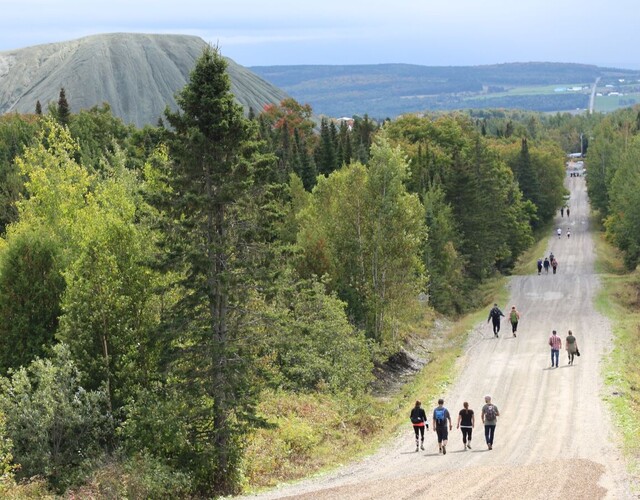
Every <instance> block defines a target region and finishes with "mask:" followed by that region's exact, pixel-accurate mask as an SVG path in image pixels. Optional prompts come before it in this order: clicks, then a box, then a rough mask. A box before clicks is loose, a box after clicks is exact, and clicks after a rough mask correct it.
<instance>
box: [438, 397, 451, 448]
mask: <svg viewBox="0 0 640 500" xmlns="http://www.w3.org/2000/svg"><path fill="white" fill-rule="evenodd" d="M447 421H448V422H449V425H448V426H447ZM451 429H453V425H452V424H451V415H450V414H449V410H447V409H446V408H445V407H444V399H438V406H436V407H435V408H434V410H433V430H434V431H435V432H436V433H437V434H438V449H439V452H440V453H442V454H443V455H446V454H447V441H448V440H449V431H450V430H451Z"/></svg>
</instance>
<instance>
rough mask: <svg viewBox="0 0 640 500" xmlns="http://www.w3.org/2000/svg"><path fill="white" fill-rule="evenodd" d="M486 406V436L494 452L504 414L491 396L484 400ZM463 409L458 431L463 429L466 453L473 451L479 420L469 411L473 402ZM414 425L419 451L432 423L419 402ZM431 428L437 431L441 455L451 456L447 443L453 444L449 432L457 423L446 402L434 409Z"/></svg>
mask: <svg viewBox="0 0 640 500" xmlns="http://www.w3.org/2000/svg"><path fill="white" fill-rule="evenodd" d="M484 402H485V404H484V406H483V407H482V411H481V413H480V416H481V419H482V423H483V425H484V437H485V441H486V443H487V448H488V449H489V450H491V449H493V437H494V435H495V430H496V424H497V423H498V417H499V416H500V411H498V407H497V406H496V405H494V404H493V403H492V402H491V396H489V395H487V396H485V397H484ZM462 406H463V408H462V409H461V410H460V411H459V412H458V423H457V424H456V429H460V431H461V432H462V447H463V449H464V450H470V449H471V438H472V437H473V428H474V427H475V424H476V420H475V414H474V412H473V410H472V409H470V408H469V403H468V402H466V401H465V402H464V403H462ZM410 418H411V423H412V425H413V430H414V432H415V435H416V451H419V450H424V434H425V429H426V430H428V429H429V422H428V420H427V414H426V412H425V411H424V409H423V408H422V403H421V402H420V401H416V405H415V406H414V407H413V409H412V410H411V415H410ZM431 426H432V429H433V431H434V432H435V433H436V434H437V436H438V453H442V454H443V455H446V454H447V444H448V442H449V431H451V430H453V423H452V421H451V414H450V413H449V410H448V409H447V408H445V406H444V399H439V400H438V406H436V407H435V408H434V409H433V415H432V419H431Z"/></svg>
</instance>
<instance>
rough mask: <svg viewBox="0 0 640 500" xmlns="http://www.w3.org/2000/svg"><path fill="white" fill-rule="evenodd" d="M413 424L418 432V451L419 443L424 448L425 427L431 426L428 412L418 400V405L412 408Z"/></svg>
mask: <svg viewBox="0 0 640 500" xmlns="http://www.w3.org/2000/svg"><path fill="white" fill-rule="evenodd" d="M409 418H410V419H411V424H412V425H413V431H414V432H415V433H416V451H418V449H419V448H418V444H419V445H420V447H421V448H422V449H423V450H424V428H425V427H426V428H427V429H428V428H429V424H428V423H427V414H426V412H425V411H424V408H422V403H421V402H420V401H416V405H415V406H414V407H413V409H412V410H411V415H410V416H409Z"/></svg>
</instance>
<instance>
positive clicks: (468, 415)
mask: <svg viewBox="0 0 640 500" xmlns="http://www.w3.org/2000/svg"><path fill="white" fill-rule="evenodd" d="M462 406H463V408H462V410H460V412H459V413H458V425H457V426H456V428H457V429H460V430H461V431H462V448H463V449H464V450H466V449H467V448H469V449H471V433H472V432H473V427H474V425H475V423H476V418H475V416H474V415H473V410H470V409H469V403H467V402H466V401H465V402H464V403H462Z"/></svg>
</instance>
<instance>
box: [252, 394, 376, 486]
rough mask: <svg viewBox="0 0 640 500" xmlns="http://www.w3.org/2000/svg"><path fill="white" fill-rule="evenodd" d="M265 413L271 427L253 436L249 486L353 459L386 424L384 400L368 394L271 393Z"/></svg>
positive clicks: (264, 398)
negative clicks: (380, 401) (381, 401)
mask: <svg viewBox="0 0 640 500" xmlns="http://www.w3.org/2000/svg"><path fill="white" fill-rule="evenodd" d="M259 401H260V402H259V408H258V410H259V413H260V414H261V415H262V416H263V417H264V418H265V419H266V420H267V421H268V422H269V424H271V425H269V426H266V427H264V428H258V429H255V430H254V432H252V433H250V434H249V435H248V436H247V450H246V455H245V460H244V469H245V477H246V481H247V484H248V485H249V486H252V487H260V486H273V485H275V484H276V483H277V482H281V481H282V480H291V479H297V478H301V477H305V476H307V475H309V472H310V471H311V470H318V469H320V468H322V467H323V466H327V465H332V464H335V463H340V462H341V461H342V460H345V461H346V460H351V459H353V458H354V454H356V453H361V452H362V451H363V450H364V449H367V448H368V447H369V446H370V445H371V443H372V437H373V436H375V435H376V434H377V433H379V432H380V430H381V426H382V425H383V422H384V418H383V414H384V410H385V408H384V407H383V405H382V404H380V403H379V402H377V401H375V400H374V399H372V398H370V397H367V396H360V397H355V398H354V397H353V396H352V395H350V394H341V395H330V394H312V395H309V394H302V393H290V392H287V391H266V392H263V393H262V394H261V395H260V398H259Z"/></svg>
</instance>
